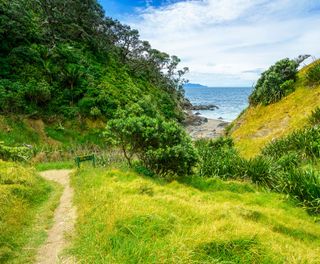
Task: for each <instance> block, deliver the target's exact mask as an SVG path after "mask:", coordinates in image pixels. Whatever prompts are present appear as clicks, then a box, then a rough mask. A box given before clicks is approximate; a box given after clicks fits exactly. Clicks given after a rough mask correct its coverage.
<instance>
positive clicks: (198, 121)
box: [183, 111, 208, 126]
mask: <svg viewBox="0 0 320 264" xmlns="http://www.w3.org/2000/svg"><path fill="white" fill-rule="evenodd" d="M207 122H208V118H206V117H202V116H199V115H194V114H193V113H192V112H191V111H188V113H187V114H186V117H185V120H184V122H183V123H184V125H186V126H201V125H202V124H203V123H207Z"/></svg>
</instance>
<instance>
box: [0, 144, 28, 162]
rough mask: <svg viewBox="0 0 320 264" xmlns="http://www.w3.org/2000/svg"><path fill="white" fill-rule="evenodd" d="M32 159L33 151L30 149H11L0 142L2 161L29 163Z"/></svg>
mask: <svg viewBox="0 0 320 264" xmlns="http://www.w3.org/2000/svg"><path fill="white" fill-rule="evenodd" d="M31 157H32V150H31V149H30V148H28V147H9V146H5V145H4V144H3V142H1V141H0V159H2V160H5V161H28V160H30V159H31Z"/></svg>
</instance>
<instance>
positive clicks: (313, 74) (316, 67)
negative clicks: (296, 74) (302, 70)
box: [306, 61, 320, 86]
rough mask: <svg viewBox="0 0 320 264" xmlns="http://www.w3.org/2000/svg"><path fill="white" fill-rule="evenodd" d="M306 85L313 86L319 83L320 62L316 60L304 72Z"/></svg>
mask: <svg viewBox="0 0 320 264" xmlns="http://www.w3.org/2000/svg"><path fill="white" fill-rule="evenodd" d="M306 81H307V83H308V85H311V86H315V85H319V84H320V62H319V61H317V62H315V63H314V64H313V65H311V66H310V68H309V69H308V70H307V72H306Z"/></svg>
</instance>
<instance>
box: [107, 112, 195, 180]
mask: <svg viewBox="0 0 320 264" xmlns="http://www.w3.org/2000/svg"><path fill="white" fill-rule="evenodd" d="M105 135H106V137H107V139H108V141H109V142H111V143H112V144H113V145H115V146H118V147H120V148H121V150H122V151H123V154H124V156H125V158H126V159H127V161H128V163H129V165H130V166H132V160H133V159H134V157H137V158H138V159H139V160H140V161H141V162H142V163H143V165H144V166H145V167H146V168H148V169H150V170H151V171H153V172H154V173H156V174H158V175H160V176H166V175H168V174H177V175H179V176H181V175H186V174H190V173H191V169H192V167H193V166H194V165H195V163H196V161H197V154H196V152H195V149H194V147H193V145H192V143H191V139H190V138H189V136H188V135H187V134H186V132H185V131H184V129H183V128H182V127H181V126H180V125H178V124H177V123H176V122H173V121H165V120H163V119H161V118H160V117H158V118H152V117H149V116H146V115H141V116H133V115H128V116H127V117H124V116H123V117H122V118H118V119H114V120H111V121H109V122H108V125H107V129H106V133H105Z"/></svg>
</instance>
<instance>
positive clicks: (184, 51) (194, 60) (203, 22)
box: [100, 0, 320, 87]
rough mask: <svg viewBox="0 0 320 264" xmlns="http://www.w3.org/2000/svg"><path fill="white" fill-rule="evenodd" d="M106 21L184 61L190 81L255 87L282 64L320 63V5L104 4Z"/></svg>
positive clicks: (314, 0)
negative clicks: (275, 65)
mask: <svg viewBox="0 0 320 264" xmlns="http://www.w3.org/2000/svg"><path fill="white" fill-rule="evenodd" d="M100 3H101V5H102V6H103V7H104V9H105V11H106V15H107V16H110V17H113V18H115V19H118V20H120V21H121V22H123V23H125V24H128V25H130V26H131V27H132V28H135V29H138V30H139V32H140V36H141V39H143V40H148V41H149V42H150V43H151V45H152V46H153V47H154V48H156V49H159V50H161V51H164V52H167V53H169V54H171V55H177V56H178V57H179V58H180V59H181V64H180V66H181V67H185V66H186V67H189V69H190V72H189V73H188V74H187V76H186V77H187V79H189V81H190V82H191V83H199V84H202V85H206V86H211V87H215V86H219V87H228V86H229V87H230V86H232V87H235V86H237V87H241V86H244V87H245V86H247V87H248V86H252V85H254V83H255V82H256V81H257V79H258V78H259V75H260V74H261V72H263V71H264V70H266V69H267V68H268V67H269V66H270V65H272V64H273V63H274V62H276V61H277V60H279V59H282V58H286V57H288V58H292V59H293V58H295V57H297V56H298V55H300V54H310V55H312V56H313V58H311V59H309V60H308V61H307V62H306V63H308V62H310V61H312V59H315V58H319V57H320V0H183V1H182V0H132V1H130V0H117V1H116V0H100Z"/></svg>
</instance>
